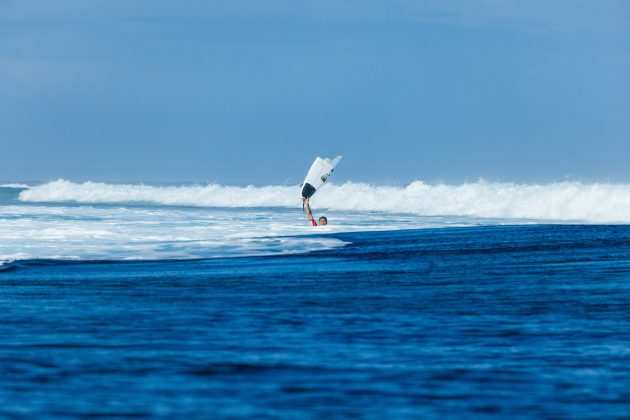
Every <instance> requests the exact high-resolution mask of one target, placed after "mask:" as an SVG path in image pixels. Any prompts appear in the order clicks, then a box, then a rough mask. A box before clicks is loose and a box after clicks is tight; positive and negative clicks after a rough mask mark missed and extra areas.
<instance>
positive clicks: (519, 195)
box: [19, 180, 630, 223]
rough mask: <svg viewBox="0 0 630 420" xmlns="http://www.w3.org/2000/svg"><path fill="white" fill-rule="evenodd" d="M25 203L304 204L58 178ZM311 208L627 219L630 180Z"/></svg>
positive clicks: (346, 200) (347, 189)
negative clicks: (622, 182)
mask: <svg viewBox="0 0 630 420" xmlns="http://www.w3.org/2000/svg"><path fill="white" fill-rule="evenodd" d="M19 199H20V200H21V201H23V202H76V203H133V202H142V203H152V204H158V205H177V206H202V207H244V208H251V207H287V208H295V207H299V206H300V197H299V188H298V187H297V186H262V187H255V186H247V187H235V186H224V185H219V184H208V185H195V186H162V187H160V186H148V185H133V184H129V185H114V184H104V183H96V182H85V183H74V182H70V181H66V180H57V181H54V182H49V183H47V184H43V185H39V186H35V187H31V188H29V189H27V190H25V191H22V192H21V193H20V195H19ZM314 207H316V208H317V209H327V210H334V211H357V212H384V213H409V214H415V215H423V216H467V217H481V218H505V219H534V220H545V221H580V222H587V223H628V222H630V185H628V184H610V183H590V184H589V183H582V182H556V183H550V184H514V183H496V182H486V181H478V182H471V183H464V184H461V185H448V184H428V183H425V182H422V181H414V182H412V183H410V184H409V185H407V186H404V187H398V186H373V185H369V184H365V183H354V182H347V183H344V184H341V185H336V184H328V185H326V186H325V187H324V188H323V189H322V192H320V193H319V194H317V195H316V196H315V198H314Z"/></svg>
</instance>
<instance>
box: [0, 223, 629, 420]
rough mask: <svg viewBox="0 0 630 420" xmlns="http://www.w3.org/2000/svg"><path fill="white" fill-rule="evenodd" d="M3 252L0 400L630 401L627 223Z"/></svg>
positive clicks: (181, 408) (240, 407) (458, 413)
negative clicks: (97, 254) (98, 253)
mask: <svg viewBox="0 0 630 420" xmlns="http://www.w3.org/2000/svg"><path fill="white" fill-rule="evenodd" d="M329 236H333V237H334V238H337V239H340V240H342V241H344V242H346V243H347V245H345V246H343V247H337V248H333V249H328V250H315V251H312V252H310V253H307V254H302V255H270V256H253V257H237V258H214V259H201V260H191V261H144V262H121V261H118V262H117V261H100V262H74V263H73V262H61V261H52V260H32V259H30V260H26V261H16V262H14V263H12V264H5V265H4V266H2V271H0V301H1V303H2V306H1V308H2V310H1V311H0V337H2V338H1V340H0V360H1V361H2V362H1V363H0V416H4V417H19V416H27V417H33V418H46V417H83V416H104V417H140V418H142V417H168V418H171V417H180V418H185V417H198V418H201V417H205V418H208V417H251V418H265V417H267V418H268V417H299V418H319V417H369V418H475V417H477V418H487V417H506V418H507V417H509V418H513V417H516V418H598V419H599V418H624V417H625V418H628V417H630V368H629V366H630V331H629V326H630V226H601V225H600V226H598V225H526V226H478V227H463V228H457V227H450V228H438V229H418V230H399V231H386V232H354V233H332V234H329Z"/></svg>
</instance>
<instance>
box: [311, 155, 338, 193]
mask: <svg viewBox="0 0 630 420" xmlns="http://www.w3.org/2000/svg"><path fill="white" fill-rule="evenodd" d="M340 160H341V156H337V157H336V158H334V159H328V158H324V159H322V158H320V157H319V156H318V157H317V158H316V159H315V162H313V164H312V165H311V169H309V170H308V173H307V174H306V178H304V182H303V183H302V185H301V187H302V197H304V198H311V197H312V196H313V194H315V192H316V191H317V190H319V189H320V188H321V186H322V185H324V182H326V180H327V179H328V177H329V176H330V174H332V172H333V171H334V170H335V166H337V164H338V163H339V161H340Z"/></svg>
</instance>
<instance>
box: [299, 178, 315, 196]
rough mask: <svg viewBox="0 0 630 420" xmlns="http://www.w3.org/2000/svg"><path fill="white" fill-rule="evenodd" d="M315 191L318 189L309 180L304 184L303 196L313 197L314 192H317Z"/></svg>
mask: <svg viewBox="0 0 630 420" xmlns="http://www.w3.org/2000/svg"><path fill="white" fill-rule="evenodd" d="M315 191H317V189H316V188H315V187H313V186H312V185H311V184H309V183H308V182H307V183H305V184H304V188H302V197H304V198H311V197H312V196H313V194H315Z"/></svg>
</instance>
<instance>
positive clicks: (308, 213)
mask: <svg viewBox="0 0 630 420" xmlns="http://www.w3.org/2000/svg"><path fill="white" fill-rule="evenodd" d="M303 200H304V209H305V210H306V217H308V220H310V221H311V223H312V224H313V226H317V222H316V221H315V219H313V213H311V206H309V204H308V201H309V198H308V197H307V198H304V199H303ZM318 221H319V226H326V225H327V224H328V219H327V218H326V217H325V216H322V217H320V218H319V219H318Z"/></svg>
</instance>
